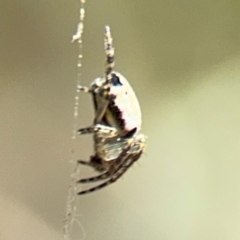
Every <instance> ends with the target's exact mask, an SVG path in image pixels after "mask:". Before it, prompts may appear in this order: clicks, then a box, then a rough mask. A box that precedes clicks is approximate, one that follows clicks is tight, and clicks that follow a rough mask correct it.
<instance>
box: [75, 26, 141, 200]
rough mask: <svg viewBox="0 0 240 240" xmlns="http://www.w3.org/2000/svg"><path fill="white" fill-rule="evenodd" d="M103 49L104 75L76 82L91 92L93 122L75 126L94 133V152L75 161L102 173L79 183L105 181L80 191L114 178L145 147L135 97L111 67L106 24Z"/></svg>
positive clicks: (85, 90) (111, 181) (124, 80)
mask: <svg viewBox="0 0 240 240" xmlns="http://www.w3.org/2000/svg"><path fill="white" fill-rule="evenodd" d="M105 52H106V67H105V76H104V77H100V78H97V79H95V80H94V81H93V83H92V84H91V85H90V87H83V86H78V89H79V90H80V91H83V92H86V93H90V94H91V95H92V97H93V104H94V110H95V117H94V121H93V125H91V126H89V127H86V128H81V129H79V130H78V133H79V134H89V133H92V134H93V140H94V155H93V156H91V157H90V160H89V161H83V160H79V161H78V163H80V164H83V165H88V166H91V167H93V168H94V169H95V170H97V171H99V172H102V173H101V174H100V175H98V176H95V177H90V178H86V179H80V180H78V183H89V182H96V181H100V180H105V182H103V183H102V184H100V185H97V186H95V187H93V188H90V189H88V190H84V191H81V192H79V193H78V194H79V195H82V194H85V193H89V192H93V191H95V190H98V189H100V188H103V187H105V186H107V185H109V184H111V183H113V182H115V181H116V180H117V179H119V178H120V177H121V176H122V175H123V174H124V173H125V172H126V171H127V169H128V168H129V167H130V166H131V165H132V164H133V163H134V162H135V161H137V160H138V159H139V158H140V156H141V155H142V153H143V151H144V148H145V136H144V135H143V134H140V133H139V131H140V129H141V123H142V117H141V110H140V105H139V102H138V99H137V97H136V95H135V93H134V91H133V89H132V87H131V86H130V84H129V83H128V81H127V80H126V79H125V78H124V77H123V76H122V75H121V74H119V73H117V72H114V71H113V67H114V63H115V61H114V48H113V46H112V36H111V32H110V28H109V26H106V27H105Z"/></svg>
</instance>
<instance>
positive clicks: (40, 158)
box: [0, 0, 240, 240]
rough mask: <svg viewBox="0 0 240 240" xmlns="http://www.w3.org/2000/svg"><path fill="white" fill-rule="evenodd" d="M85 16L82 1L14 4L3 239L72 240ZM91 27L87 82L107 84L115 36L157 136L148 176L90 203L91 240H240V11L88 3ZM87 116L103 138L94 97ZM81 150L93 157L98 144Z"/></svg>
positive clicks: (1, 82)
mask: <svg viewBox="0 0 240 240" xmlns="http://www.w3.org/2000/svg"><path fill="white" fill-rule="evenodd" d="M78 13H79V2H78V1H77V0H68V1H66V0H65V1H64V0H58V1H56V0H51V1H44V0H21V1H17V0H0V16H1V21H0V29H1V37H0V127H1V130H0V131H1V134H0V161H1V167H0V193H1V195H0V212H1V218H0V239H1V240H13V239H14V240H16V239H20V240H23V239H24V240H27V239H31V240H32V239H34V240H37V239H52V240H53V239H62V226H63V223H62V222H63V217H64V213H65V205H66V197H67V188H68V185H69V181H70V176H69V174H70V170H69V168H70V166H69V165H70V164H69V160H70V158H71V148H72V144H73V143H72V141H71V135H72V122H73V103H74V96H75V83H76V76H77V67H76V64H77V44H71V43H70V40H71V36H72V35H73V34H74V33H75V30H76V26H77V22H78ZM85 20H86V21H85V34H84V40H83V41H84V42H83V45H84V49H83V54H84V58H83V68H82V73H83V80H82V83H83V84H85V85H88V84H90V82H91V81H92V80H93V79H94V78H95V77H97V76H101V75H102V74H103V71H104V57H105V56H104V49H103V30H104V25H106V24H109V25H110V26H111V28H112V34H113V38H114V46H115V48H116V70H118V71H119V72H121V73H122V74H123V75H125V76H126V77H127V78H128V80H129V81H130V82H131V85H132V86H133V87H134V89H135V91H136V93H137V95H138V98H139V101H140V103H141V106H142V112H143V122H144V124H143V132H144V133H145V134H146V135H147V136H148V140H147V145H148V146H147V149H146V154H144V156H142V158H141V159H140V161H139V164H135V165H134V167H133V168H132V169H130V170H129V171H128V172H127V174H126V175H125V176H124V177H123V178H122V179H120V180H119V181H118V182H117V183H116V184H114V185H111V186H109V187H108V188H106V189H103V190H102V191H99V192H95V193H93V194H89V195H86V196H82V197H80V199H79V209H80V213H81V214H82V216H81V217H80V221H81V223H82V225H83V227H84V228H85V231H86V233H87V236H88V238H87V239H105V240H108V239H109V240H110V239H111V240H112V239H121V240H146V239H150V240H156V239H161V240H192V239H194V240H202V239H206V240H212V239H218V240H226V239H227V240H230V239H234V240H235V239H240V227H239V223H240V185H239V183H240V157H239V156H240V137H239V134H240V107H239V106H240V67H239V66H240V55H239V53H240V28H239V22H240V3H239V1H237V0H235V1H234V0H232V1H230V0H214V1H211V0H202V1H196V0H182V1H179V0H151V1H139V0H131V1H127V0H121V1H119V0H102V1H91V0H88V1H87V3H86V19H85ZM79 114H80V116H79V119H78V121H79V127H82V126H86V125H89V123H90V122H91V121H92V118H93V111H92V103H91V98H90V97H89V96H87V95H84V94H83V95H81V97H80V113H79ZM75 144H76V145H77V146H78V148H77V149H76V158H79V159H80V158H81V159H87V158H88V156H89V155H90V154H91V153H92V141H91V138H90V137H78V139H77V140H76V143H75ZM82 173H83V175H84V176H86V174H85V173H86V171H85V169H84V170H83V171H82ZM75 235H77V234H75ZM80 237H81V236H80V235H79V236H76V238H74V239H80Z"/></svg>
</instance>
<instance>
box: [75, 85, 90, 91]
mask: <svg viewBox="0 0 240 240" xmlns="http://www.w3.org/2000/svg"><path fill="white" fill-rule="evenodd" d="M77 90H78V91H82V92H85V93H92V90H91V89H90V88H89V87H84V86H81V85H78V86H77Z"/></svg>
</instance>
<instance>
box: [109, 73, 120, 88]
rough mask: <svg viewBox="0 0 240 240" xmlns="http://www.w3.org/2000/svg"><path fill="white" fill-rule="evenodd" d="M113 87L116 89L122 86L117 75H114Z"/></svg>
mask: <svg viewBox="0 0 240 240" xmlns="http://www.w3.org/2000/svg"><path fill="white" fill-rule="evenodd" d="M111 80H112V85H113V86H115V87H118V86H122V83H121V82H120V79H119V77H118V76H117V75H116V74H112V79H111Z"/></svg>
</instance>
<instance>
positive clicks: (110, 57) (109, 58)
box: [104, 26, 115, 83]
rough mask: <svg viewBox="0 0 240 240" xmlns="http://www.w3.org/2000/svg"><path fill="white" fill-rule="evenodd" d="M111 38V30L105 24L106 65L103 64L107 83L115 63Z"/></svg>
mask: <svg viewBox="0 0 240 240" xmlns="http://www.w3.org/2000/svg"><path fill="white" fill-rule="evenodd" d="M112 42H113V39H112V35H111V30H110V27H109V26H105V39H104V46H105V53H106V65H105V79H106V82H107V83H109V82H110V79H111V74H112V70H113V67H114V64H115V59H114V48H113V43H112Z"/></svg>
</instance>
